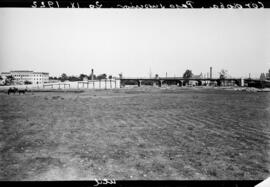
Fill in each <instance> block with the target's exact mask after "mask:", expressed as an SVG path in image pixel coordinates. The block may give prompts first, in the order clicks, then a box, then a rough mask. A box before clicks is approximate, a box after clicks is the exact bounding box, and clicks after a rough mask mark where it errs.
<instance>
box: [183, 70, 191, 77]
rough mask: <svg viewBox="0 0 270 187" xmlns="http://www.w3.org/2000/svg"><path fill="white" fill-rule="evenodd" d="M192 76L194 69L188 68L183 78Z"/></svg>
mask: <svg viewBox="0 0 270 187" xmlns="http://www.w3.org/2000/svg"><path fill="white" fill-rule="evenodd" d="M192 76H193V73H192V71H191V70H189V69H187V70H186V71H185V73H184V74H183V78H185V79H189V78H191V77H192Z"/></svg>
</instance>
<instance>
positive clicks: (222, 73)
mask: <svg viewBox="0 0 270 187" xmlns="http://www.w3.org/2000/svg"><path fill="white" fill-rule="evenodd" d="M227 76H228V71H227V70H225V69H222V70H221V71H220V72H219V78H220V79H226V78H227Z"/></svg>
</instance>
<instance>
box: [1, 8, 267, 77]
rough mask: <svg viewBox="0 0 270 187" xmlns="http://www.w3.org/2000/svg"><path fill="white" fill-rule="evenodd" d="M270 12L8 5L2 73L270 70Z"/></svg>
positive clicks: (141, 74) (175, 73)
mask: <svg viewBox="0 0 270 187" xmlns="http://www.w3.org/2000/svg"><path fill="white" fill-rule="evenodd" d="M269 20H270V11H269V10H267V9H258V10H255V9H245V10H240V9H237V10H229V9H226V10H220V9H219V10H214V9H207V10H206V9H196V10H195V9H30V8H29V9H24V8H1V9H0V27H1V29H0V72H6V71H11V70H33V71H38V72H49V73H50V76H60V75H61V74H62V73H66V74H68V75H79V74H81V73H84V74H90V73H91V69H92V68H93V69H94V73H95V74H96V75H99V74H102V73H106V74H107V75H113V76H118V75H119V73H122V74H123V76H124V77H149V76H150V74H151V75H152V76H154V75H155V74H158V75H159V76H160V77H162V76H166V73H167V76H168V77H173V76H182V75H183V73H184V71H185V70H186V69H191V70H192V72H193V73H194V74H200V73H201V72H202V73H203V74H205V75H207V72H209V68H210V66H212V67H213V74H214V76H218V72H220V71H221V69H225V70H227V71H228V74H229V76H231V77H248V76H249V73H250V74H251V77H259V76H260V74H261V73H262V72H264V73H266V72H267V71H268V69H270V34H269V33H270V21H269Z"/></svg>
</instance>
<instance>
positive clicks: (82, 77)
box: [79, 74, 88, 81]
mask: <svg viewBox="0 0 270 187" xmlns="http://www.w3.org/2000/svg"><path fill="white" fill-rule="evenodd" d="M84 77H87V78H88V76H87V75H86V74H80V76H79V79H80V80H81V81H82V80H83V79H84Z"/></svg>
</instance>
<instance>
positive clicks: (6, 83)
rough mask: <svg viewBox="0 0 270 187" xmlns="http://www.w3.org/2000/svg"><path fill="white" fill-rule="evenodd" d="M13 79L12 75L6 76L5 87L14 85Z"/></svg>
mask: <svg viewBox="0 0 270 187" xmlns="http://www.w3.org/2000/svg"><path fill="white" fill-rule="evenodd" d="M14 80H15V78H14V77H13V76H12V75H8V76H7V77H6V80H5V85H10V84H13V83H14Z"/></svg>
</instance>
